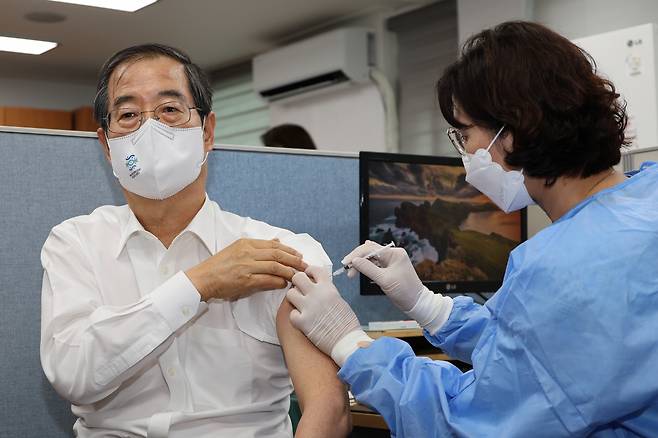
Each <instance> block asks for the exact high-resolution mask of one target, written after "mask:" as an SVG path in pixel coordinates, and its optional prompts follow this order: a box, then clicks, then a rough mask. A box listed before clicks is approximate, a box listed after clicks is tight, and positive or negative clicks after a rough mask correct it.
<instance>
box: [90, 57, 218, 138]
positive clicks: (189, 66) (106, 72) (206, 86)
mask: <svg viewBox="0 0 658 438" xmlns="http://www.w3.org/2000/svg"><path fill="white" fill-rule="evenodd" d="M158 56H166V57H168V58H171V59H173V60H175V61H178V62H180V63H181V64H182V65H183V68H184V69H185V76H187V82H188V84H189V87H190V93H192V96H193V98H194V105H195V106H196V107H197V108H198V112H199V115H200V116H201V119H203V118H204V117H205V116H206V115H208V114H209V113H210V111H212V88H211V87H210V81H209V80H208V77H207V76H206V74H205V73H204V71H203V70H202V69H201V68H200V67H199V66H198V65H196V64H194V63H193V62H192V61H191V60H190V57H189V56H188V55H187V54H186V53H185V52H183V51H182V50H178V49H175V48H173V47H170V46H166V45H164V44H141V45H138V46H133V47H128V48H127V49H123V50H120V51H118V52H117V53H115V54H114V55H112V57H110V59H108V60H107V61H105V64H103V67H102V68H101V71H100V74H99V77H98V85H97V87H96V97H94V118H95V119H96V121H97V122H98V123H99V124H100V125H101V127H102V128H103V129H104V130H106V131H107V114H108V107H109V95H108V84H109V81H110V76H112V73H113V72H114V70H115V69H116V68H117V67H118V66H119V65H121V64H123V63H124V62H127V61H131V60H138V59H142V58H155V57H158Z"/></svg>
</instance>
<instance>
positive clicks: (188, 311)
mask: <svg viewBox="0 0 658 438" xmlns="http://www.w3.org/2000/svg"><path fill="white" fill-rule="evenodd" d="M181 313H182V314H183V316H190V314H191V313H192V309H191V308H190V306H183V307H182V308H181Z"/></svg>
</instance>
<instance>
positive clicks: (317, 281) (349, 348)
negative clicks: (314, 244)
mask: <svg viewBox="0 0 658 438" xmlns="http://www.w3.org/2000/svg"><path fill="white" fill-rule="evenodd" d="M307 274H308V275H307ZM309 276H310V277H311V278H309ZM292 284H293V285H294V286H295V287H293V288H290V289H289V290H288V292H287V294H286V298H287V299H288V301H289V302H290V304H292V305H293V306H295V309H293V310H292V311H291V312H290V322H291V323H292V325H293V326H295V327H296V328H297V329H299V330H301V331H302V332H303V333H304V334H305V335H306V337H307V338H308V339H309V340H310V341H311V342H312V343H313V344H315V346H316V347H318V348H319V349H320V350H321V351H322V352H324V353H325V354H327V355H330V356H331V358H332V359H333V360H334V362H336V363H337V364H338V365H339V366H343V364H344V363H345V361H346V360H347V358H348V357H349V355H351V354H352V353H353V352H354V351H356V349H357V348H358V347H359V342H360V341H367V342H372V339H371V338H370V337H369V336H368V335H366V334H365V332H364V331H363V330H361V325H360V324H359V320H358V318H357V317H356V315H355V314H354V311H353V310H352V309H351V308H350V306H349V304H347V303H346V302H345V300H343V298H342V297H341V296H340V294H339V293H338V289H336V287H335V286H334V284H333V282H332V278H331V273H329V272H328V271H327V270H326V269H323V268H321V267H318V266H310V267H309V268H308V269H307V270H306V273H304V272H298V273H297V274H295V275H294V276H293V277H292Z"/></svg>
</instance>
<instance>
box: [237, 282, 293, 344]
mask: <svg viewBox="0 0 658 438" xmlns="http://www.w3.org/2000/svg"><path fill="white" fill-rule="evenodd" d="M287 290H288V289H287V288H286V289H278V290H273V291H266V292H258V293H255V294H253V295H250V296H247V297H244V298H240V299H238V300H236V301H232V302H231V314H232V315H233V319H234V320H235V324H236V325H237V326H238V328H239V329H240V331H241V332H243V333H244V334H245V335H247V336H250V337H252V338H254V339H256V340H258V341H261V342H267V343H268V344H274V345H281V344H280V342H279V337H278V335H277V332H276V313H277V311H278V310H279V306H280V305H281V302H282V301H283V300H284V299H285V294H286V291H287Z"/></svg>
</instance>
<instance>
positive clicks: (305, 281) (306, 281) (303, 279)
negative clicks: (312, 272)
mask: <svg viewBox="0 0 658 438" xmlns="http://www.w3.org/2000/svg"><path fill="white" fill-rule="evenodd" d="M291 281H292V284H293V285H294V286H295V287H296V288H298V289H299V290H300V292H301V293H303V294H306V293H308V291H309V289H310V288H312V287H313V286H314V285H315V283H313V281H311V279H310V278H308V275H306V274H305V273H304V272H298V273H296V274H295V275H293V277H292V280H291Z"/></svg>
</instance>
